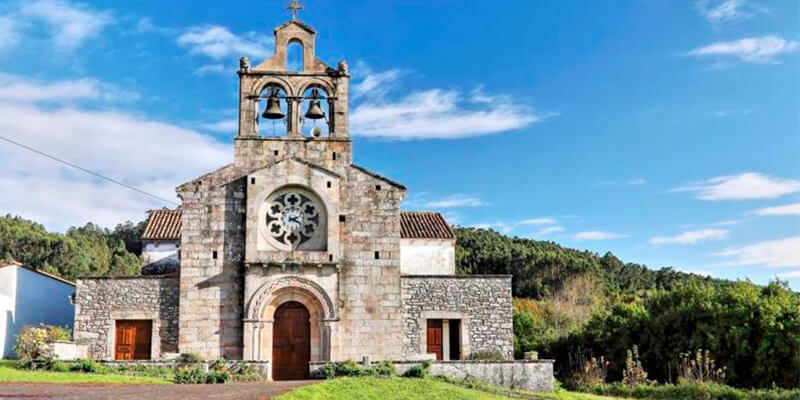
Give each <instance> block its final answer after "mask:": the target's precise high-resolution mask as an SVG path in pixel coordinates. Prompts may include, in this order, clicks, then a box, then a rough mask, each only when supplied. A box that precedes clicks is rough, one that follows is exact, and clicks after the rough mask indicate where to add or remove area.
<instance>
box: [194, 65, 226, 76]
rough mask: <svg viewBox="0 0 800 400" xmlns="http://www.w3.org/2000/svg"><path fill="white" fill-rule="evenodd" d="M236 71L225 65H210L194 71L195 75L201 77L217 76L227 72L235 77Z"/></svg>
mask: <svg viewBox="0 0 800 400" xmlns="http://www.w3.org/2000/svg"><path fill="white" fill-rule="evenodd" d="M235 71H236V69H235V68H225V65H224V64H208V65H204V66H202V67H200V68H198V69H196V70H194V73H195V74H197V75H200V76H206V75H215V74H220V75H221V74H224V73H226V72H227V73H230V74H231V75H233V73H234V72H235Z"/></svg>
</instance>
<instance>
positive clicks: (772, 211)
mask: <svg viewBox="0 0 800 400" xmlns="http://www.w3.org/2000/svg"><path fill="white" fill-rule="evenodd" d="M751 213H752V214H756V215H762V216H768V215H800V203H794V204H786V205H783V206H777V207H767V208H759V209H758V210H754V211H751Z"/></svg>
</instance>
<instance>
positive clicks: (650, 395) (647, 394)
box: [580, 382, 800, 400]
mask: <svg viewBox="0 0 800 400" xmlns="http://www.w3.org/2000/svg"><path fill="white" fill-rule="evenodd" d="M580 390H581V391H584V392H590V393H594V394H599V395H607V396H619V397H629V398H638V399H658V400H798V399H800V389H795V390H781V389H771V390H740V389H736V388H733V387H730V386H726V385H721V384H718V383H709V382H706V383H690V382H686V383H680V384H677V385H672V384H667V385H654V384H645V385H638V386H632V385H625V384H622V383H611V384H601V385H590V386H585V387H582V388H580Z"/></svg>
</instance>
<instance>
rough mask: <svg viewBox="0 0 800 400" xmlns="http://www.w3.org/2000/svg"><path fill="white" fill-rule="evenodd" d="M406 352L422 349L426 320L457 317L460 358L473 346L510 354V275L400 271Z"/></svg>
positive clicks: (477, 348) (475, 348)
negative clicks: (457, 274) (405, 274)
mask: <svg viewBox="0 0 800 400" xmlns="http://www.w3.org/2000/svg"><path fill="white" fill-rule="evenodd" d="M401 282H402V292H403V328H402V332H403V348H404V350H405V357H406V358H409V357H413V356H415V355H419V354H424V353H426V347H427V346H426V345H427V343H426V340H427V338H426V336H425V330H426V328H427V324H426V320H427V319H459V320H461V329H462V337H461V342H462V343H461V345H462V351H461V354H462V357H463V358H467V357H469V355H470V354H471V353H474V352H476V351H497V352H500V353H502V354H503V355H505V356H506V357H507V358H508V359H511V358H512V357H513V355H514V334H513V314H512V313H513V309H512V305H511V276H510V275H500V276H495V275H492V276H481V275H469V276H403V277H402V280H401Z"/></svg>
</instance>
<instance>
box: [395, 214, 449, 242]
mask: <svg viewBox="0 0 800 400" xmlns="http://www.w3.org/2000/svg"><path fill="white" fill-rule="evenodd" d="M400 237H401V238H403V239H455V238H456V234H455V233H454V232H453V230H452V229H451V228H450V225H449V224H448V223H447V221H445V219H444V216H442V214H439V213H437V212H403V213H400Z"/></svg>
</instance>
